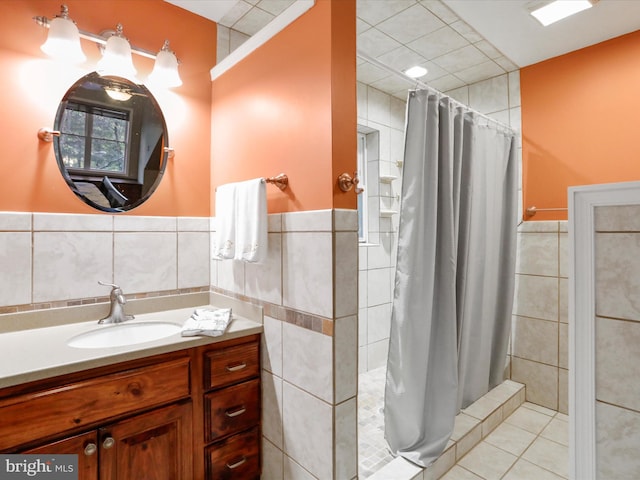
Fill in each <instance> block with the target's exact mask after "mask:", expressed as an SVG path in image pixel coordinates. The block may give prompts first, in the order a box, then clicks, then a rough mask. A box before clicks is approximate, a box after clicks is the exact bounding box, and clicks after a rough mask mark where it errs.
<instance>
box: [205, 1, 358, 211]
mask: <svg viewBox="0 0 640 480" xmlns="http://www.w3.org/2000/svg"><path fill="white" fill-rule="evenodd" d="M355 59H356V54H355V0H341V1H338V2H336V1H330V0H317V1H316V5H315V6H314V7H312V8H311V9H310V10H309V11H308V12H306V13H305V14H304V15H302V16H301V17H300V18H298V19H297V20H296V21H295V22H293V23H292V24H291V25H289V26H288V27H287V28H285V29H284V30H283V31H282V32H280V33H279V34H278V35H276V36H275V37H274V38H272V39H271V40H270V41H269V42H267V43H266V44H264V45H263V46H262V47H260V48H258V49H257V50H256V51H255V52H253V53H252V54H251V55H249V56H248V57H246V58H245V59H243V60H242V61H241V62H240V63H238V64H237V65H235V66H234V67H233V68H231V69H230V70H229V71H227V72H225V73H224V74H223V75H221V76H220V77H218V78H217V79H216V80H215V81H214V82H213V87H212V91H213V109H212V122H213V125H212V180H211V183H212V186H213V187H215V186H217V185H220V184H223V183H228V182H236V181H241V180H247V179H250V178H256V177H268V176H272V175H276V174H278V173H280V172H284V173H286V174H287V175H288V176H289V182H290V187H289V189H288V190H285V192H280V191H279V190H278V189H277V188H276V187H274V186H268V188H267V197H268V203H269V207H268V208H269V212H271V213H274V212H287V211H303V210H316V209H328V208H333V207H336V208H352V209H354V208H356V196H355V194H354V192H353V191H351V192H349V193H343V192H342V191H340V190H339V189H338V188H337V185H336V179H337V177H338V175H339V174H340V173H343V172H350V173H352V172H353V171H354V170H355V168H356V64H355ZM213 212H215V205H214V198H212V214H213Z"/></svg>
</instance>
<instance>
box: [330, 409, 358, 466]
mask: <svg viewBox="0 0 640 480" xmlns="http://www.w3.org/2000/svg"><path fill="white" fill-rule="evenodd" d="M335 417H336V418H335V425H336V443H335V450H334V451H335V462H336V476H335V478H336V479H340V478H345V479H350V478H354V477H356V476H357V474H358V442H357V440H356V439H357V428H358V407H357V402H356V398H355V397H353V398H351V399H350V400H348V401H346V402H344V403H341V404H340V405H337V406H336V408H335Z"/></svg>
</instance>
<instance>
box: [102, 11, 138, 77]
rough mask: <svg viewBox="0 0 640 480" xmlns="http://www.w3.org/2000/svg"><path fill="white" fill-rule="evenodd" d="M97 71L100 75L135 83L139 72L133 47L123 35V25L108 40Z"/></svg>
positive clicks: (118, 26)
mask: <svg viewBox="0 0 640 480" xmlns="http://www.w3.org/2000/svg"><path fill="white" fill-rule="evenodd" d="M97 71H98V73H99V74H100V75H110V76H115V77H123V78H126V79H129V80H132V81H135V77H136V74H137V73H138V72H137V71H136V67H134V66H133V58H131V45H130V44H129V40H127V39H126V38H125V36H124V35H123V33H122V24H121V23H119V24H118V25H117V26H116V32H115V33H114V34H113V35H111V36H110V37H108V38H107V43H106V44H105V46H104V51H103V52H102V58H101V59H100V61H99V62H98V68H97ZM136 83H138V82H136Z"/></svg>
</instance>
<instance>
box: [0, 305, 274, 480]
mask: <svg viewBox="0 0 640 480" xmlns="http://www.w3.org/2000/svg"><path fill="white" fill-rule="evenodd" d="M189 311H190V310H188V309H182V310H175V311H174V312H180V313H179V316H178V317H177V318H178V319H179V320H181V319H184V318H182V317H184V314H187V313H188V312H189ZM162 315H163V317H162V318H163V319H166V318H169V317H171V316H172V314H171V313H170V312H163V314H162ZM174 315H175V314H174ZM187 316H188V315H187ZM142 317H147V316H142ZM151 317H153V318H154V319H155V318H157V315H156V316H153V315H151ZM139 318H140V317H139ZM185 318H186V317H185ZM237 320H238V319H235V320H234V321H233V322H232V323H231V325H230V329H229V331H228V333H227V334H225V335H223V336H221V337H213V338H210V337H191V338H185V337H180V336H179V334H176V335H174V336H171V337H169V338H165V339H162V340H158V341H154V342H148V343H146V344H138V345H133V346H130V347H116V348H109V349H105V348H99V349H92V350H84V349H73V348H72V347H68V346H66V345H65V346H60V347H59V348H60V350H61V351H60V352H58V355H59V357H58V358H59V359H58V362H59V365H58V366H56V367H52V369H51V372H59V371H60V370H66V371H67V373H62V374H53V375H50V373H51V372H47V371H44V372H43V371H38V370H28V368H24V373H22V374H21V375H22V377H20V376H19V375H17V374H16V375H17V376H14V377H10V378H12V380H11V381H10V382H9V383H12V384H11V385H8V386H5V387H4V388H1V389H0V452H2V453H37V454H46V453H51V454H62V453H67V454H68V453H75V454H77V455H78V466H79V470H80V475H79V478H80V479H81V480H97V479H100V480H105V479H109V480H116V479H118V480H128V479H138V478H143V477H144V478H149V479H167V480H191V479H232V478H233V479H258V478H260V437H261V434H260V418H261V411H260V396H261V389H260V332H261V330H262V326H261V324H260V323H257V322H253V321H250V320H247V319H240V320H238V321H237ZM142 321H145V318H142ZM81 325H83V326H84V324H81ZM73 327H74V326H73V325H64V326H59V327H51V328H49V329H35V330H34V331H33V332H11V333H4V334H0V347H2V344H3V343H4V342H11V341H12V338H11V336H15V335H17V334H20V333H22V335H23V337H24V336H27V337H28V336H29V335H36V336H38V335H44V337H43V338H49V340H50V341H52V342H53V344H55V343H56V342H55V339H56V338H62V337H65V335H68V334H66V333H64V331H68V330H70V329H73ZM85 328H93V327H89V326H85ZM40 330H50V332H49V334H48V335H47V333H46V332H42V331H40ZM75 330H77V328H76V329H75ZM51 332H53V333H51ZM7 336H9V337H7ZM34 341H35V342H38V341H39V340H37V339H36V340H34ZM6 346H7V347H8V343H7V345H6ZM31 353H32V354H33V353H34V352H31ZM65 355H66V356H65ZM82 355H86V356H87V359H86V361H85V362H84V364H85V365H97V366H93V367H91V368H84V367H83V366H82V365H83V363H82V362H80V361H78V357H79V356H82ZM3 357H4V354H3ZM71 359H73V360H71ZM16 360H18V359H16ZM26 363H27V364H28V363H29V362H26ZM50 363H51V364H53V363H54V362H53V361H51V362H50ZM16 368H19V367H16ZM33 376H36V377H40V378H37V379H35V380H30V381H21V380H20V378H24V379H26V378H29V377H33ZM4 379H6V377H5V378H4ZM4 379H2V380H4ZM6 383H7V382H6V381H5V385H6ZM141 472H144V475H143V476H141Z"/></svg>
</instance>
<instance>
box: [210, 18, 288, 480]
mask: <svg viewBox="0 0 640 480" xmlns="http://www.w3.org/2000/svg"><path fill="white" fill-rule="evenodd" d="M218 28H220V27H218ZM283 457H284V455H283V453H282V450H280V449H279V448H278V447H276V446H275V445H273V444H272V443H271V442H270V441H269V440H266V439H265V438H264V437H262V478H265V479H266V478H269V479H271V480H284V471H283V461H284V458H283Z"/></svg>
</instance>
